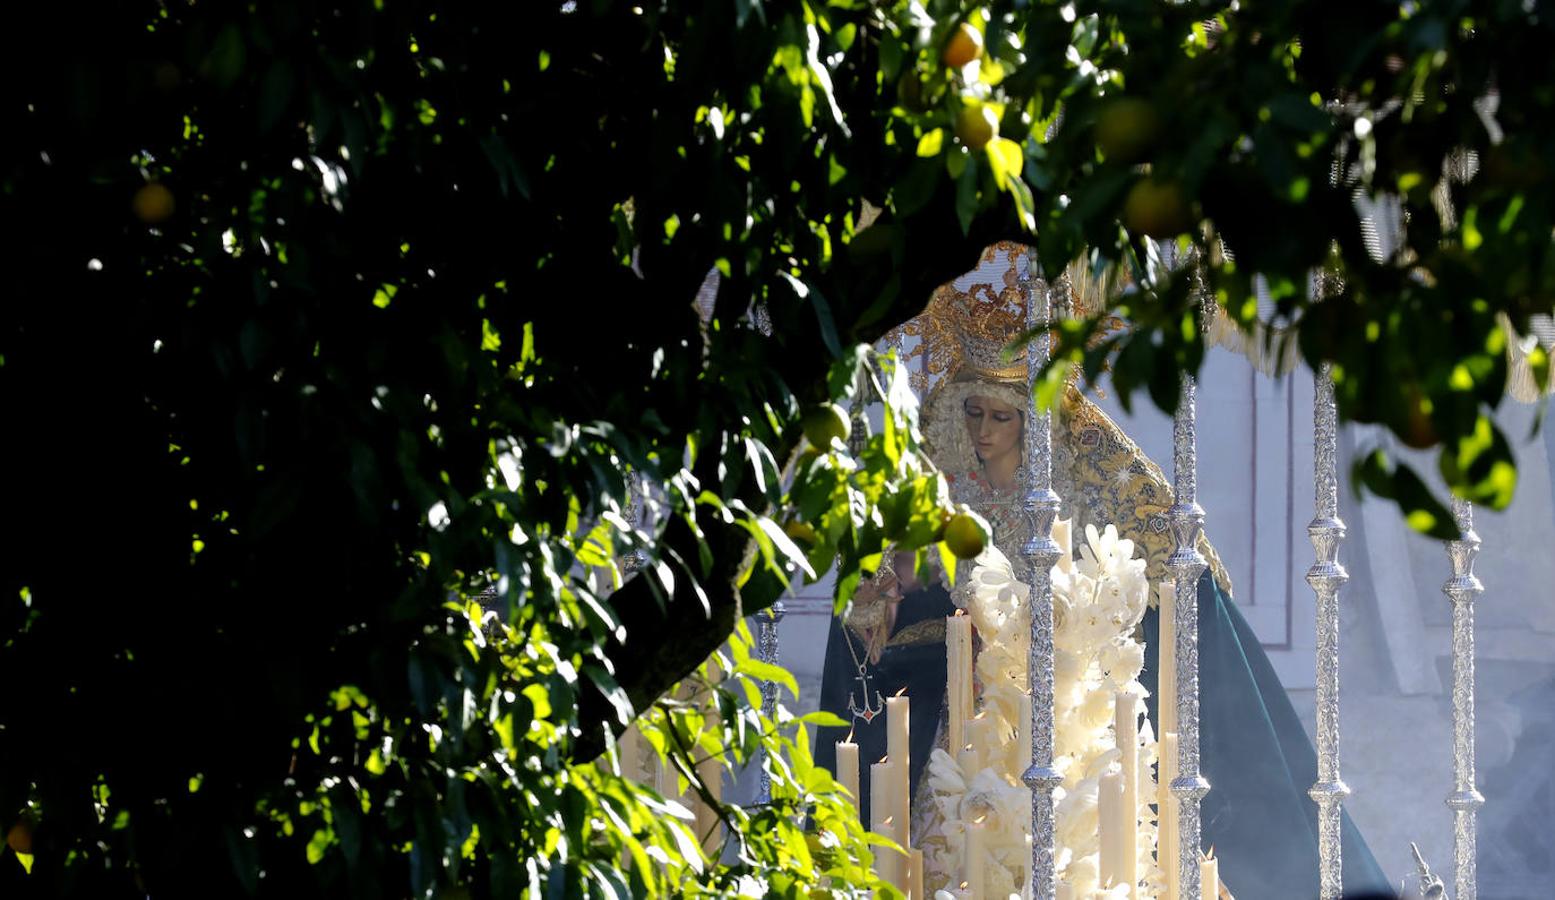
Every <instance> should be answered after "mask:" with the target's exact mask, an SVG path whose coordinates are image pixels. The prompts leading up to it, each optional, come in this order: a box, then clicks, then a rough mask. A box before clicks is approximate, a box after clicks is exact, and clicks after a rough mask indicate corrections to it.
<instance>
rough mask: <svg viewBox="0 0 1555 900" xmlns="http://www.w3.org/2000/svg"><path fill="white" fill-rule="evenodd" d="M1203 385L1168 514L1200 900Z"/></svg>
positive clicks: (1176, 454)
mask: <svg viewBox="0 0 1555 900" xmlns="http://www.w3.org/2000/svg"><path fill="white" fill-rule="evenodd" d="M1197 393H1198V383H1197V382H1196V381H1195V380H1194V378H1193V376H1191V375H1184V376H1183V380H1182V394H1181V395H1180V396H1179V397H1178V398H1177V413H1176V415H1175V416H1173V418H1172V476H1173V480H1174V487H1173V490H1174V493H1175V495H1176V502H1174V503H1173V504H1172V508H1171V510H1170V511H1168V512H1167V519H1168V521H1170V522H1171V526H1172V535H1173V537H1174V538H1176V541H1177V549H1176V550H1174V551H1173V552H1172V555H1171V556H1170V557H1168V558H1167V560H1166V567H1167V568H1168V569H1170V570H1171V572H1172V574H1173V581H1174V583H1175V584H1176V586H1177V606H1176V624H1177V698H1176V700H1177V777H1176V778H1174V779H1172V784H1171V791H1172V794H1173V795H1174V796H1176V798H1177V802H1178V813H1177V815H1178V819H1177V826H1178V828H1177V834H1178V844H1177V847H1178V873H1177V876H1178V880H1177V884H1178V896H1179V897H1183V898H1194V897H1198V896H1199V893H1200V887H1199V801H1200V800H1202V799H1204V795H1205V794H1208V793H1209V782H1208V781H1207V780H1205V778H1204V776H1203V775H1201V774H1200V773H1199V576H1200V575H1202V574H1204V569H1205V567H1206V565H1207V563H1206V562H1205V560H1204V556H1203V555H1202V554H1200V553H1199V546H1198V544H1199V534H1200V532H1202V531H1203V530H1204V509H1203V508H1202V507H1200V506H1199V503H1198V471H1197V470H1198V453H1199V449H1198V433H1197V428H1198V411H1197V407H1196V404H1197V402H1198V401H1197Z"/></svg>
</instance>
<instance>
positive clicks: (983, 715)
mask: <svg viewBox="0 0 1555 900" xmlns="http://www.w3.org/2000/svg"><path fill="white" fill-rule="evenodd" d="M997 727H998V726H997V725H996V724H995V723H994V720H993V717H991V716H989V715H988V712H987V710H984V711H983V712H980V713H978V714H977V715H975V716H973V717H972V718H970V719H968V720H967V723H966V742H967V745H969V746H970V747H972V749H974V750H976V751H977V752H978V754H979V756H981V757H982V758H983V759H987V758H988V756H989V755H990V754H989V750H991V749H993V748H994V747H995V746H997V743H996V738H995V736H994V730H995V729H996V728H997Z"/></svg>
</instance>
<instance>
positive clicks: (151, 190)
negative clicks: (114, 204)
mask: <svg viewBox="0 0 1555 900" xmlns="http://www.w3.org/2000/svg"><path fill="white" fill-rule="evenodd" d="M176 206H177V204H176V203H175V202H174V201H173V192H172V191H170V190H168V189H167V185H165V184H162V183H161V182H159V181H153V182H151V183H149V184H144V185H141V188H140V190H138V191H136V192H135V198H134V199H133V200H131V201H130V207H131V208H132V209H133V210H135V217H136V218H138V219H140V220H141V221H142V222H145V223H146V224H147V225H156V224H158V223H160V222H166V221H167V220H168V219H169V218H171V217H172V215H173V210H174V208H175V207H176Z"/></svg>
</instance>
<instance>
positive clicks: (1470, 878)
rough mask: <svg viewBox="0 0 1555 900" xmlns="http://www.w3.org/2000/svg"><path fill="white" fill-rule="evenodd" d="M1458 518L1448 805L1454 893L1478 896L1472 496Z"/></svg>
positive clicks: (1450, 586)
mask: <svg viewBox="0 0 1555 900" xmlns="http://www.w3.org/2000/svg"><path fill="white" fill-rule="evenodd" d="M1452 514H1453V519H1454V520H1456V522H1457V526H1458V533H1459V535H1460V537H1459V539H1458V540H1456V541H1448V542H1447V556H1448V558H1449V559H1451V560H1452V577H1451V578H1449V579H1447V583H1446V584H1445V585H1442V593H1444V594H1446V595H1447V597H1448V599H1449V600H1451V601H1452V776H1453V777H1452V780H1453V790H1452V793H1450V794H1448V795H1447V806H1448V808H1449V809H1451V810H1452V811H1453V861H1454V863H1456V866H1457V872H1456V873H1455V878H1454V881H1455V885H1454V896H1455V897H1456V898H1457V900H1475V897H1476V896H1477V895H1478V887H1477V886H1476V873H1475V857H1476V855H1477V852H1476V850H1475V833H1474V832H1475V822H1474V819H1475V815H1476V813H1477V812H1478V810H1479V808H1480V807H1481V806H1484V805H1485V798H1484V797H1483V796H1481V795H1480V792H1479V791H1478V790H1477V789H1475V787H1474V600H1475V598H1476V597H1478V596H1479V594H1480V593H1482V592H1483V591H1484V590H1485V587H1484V585H1482V584H1480V581H1479V578H1477V577H1476V576H1475V575H1474V557H1475V556H1478V555H1479V535H1477V534H1475V533H1474V512H1473V508H1472V507H1471V506H1470V505H1469V503H1468V501H1466V500H1459V499H1456V498H1454V499H1453V501H1452Z"/></svg>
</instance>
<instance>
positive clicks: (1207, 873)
mask: <svg viewBox="0 0 1555 900" xmlns="http://www.w3.org/2000/svg"><path fill="white" fill-rule="evenodd" d="M1214 852H1215V851H1214V848H1210V853H1211V854H1212V855H1211V856H1210V857H1209V858H1207V859H1205V860H1203V861H1202V862H1200V863H1199V887H1200V892H1199V896H1200V897H1201V898H1202V900H1220V860H1218V859H1216V858H1215V857H1214V856H1213V854H1214Z"/></svg>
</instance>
